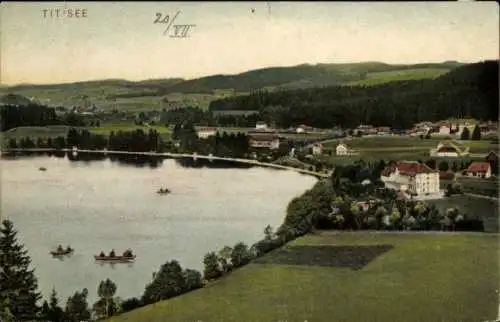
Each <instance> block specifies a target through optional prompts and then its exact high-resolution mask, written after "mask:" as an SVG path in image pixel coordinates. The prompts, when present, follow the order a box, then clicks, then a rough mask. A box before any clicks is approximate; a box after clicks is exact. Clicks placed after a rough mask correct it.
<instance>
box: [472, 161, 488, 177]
mask: <svg viewBox="0 0 500 322" xmlns="http://www.w3.org/2000/svg"><path fill="white" fill-rule="evenodd" d="M466 173H467V176H469V177H477V178H489V177H491V165H490V164H489V163H488V162H472V163H471V165H470V166H469V167H468V168H467V171H466Z"/></svg>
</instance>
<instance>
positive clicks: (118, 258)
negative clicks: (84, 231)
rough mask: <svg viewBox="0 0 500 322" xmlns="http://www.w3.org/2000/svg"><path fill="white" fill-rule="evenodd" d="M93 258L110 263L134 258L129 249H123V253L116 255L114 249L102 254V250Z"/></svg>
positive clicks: (128, 261) (127, 261) (128, 260)
mask: <svg viewBox="0 0 500 322" xmlns="http://www.w3.org/2000/svg"><path fill="white" fill-rule="evenodd" d="M94 259H95V260H96V261H105V262H111V263H130V262H133V261H134V260H135V255H134V254H132V251H131V250H130V249H127V250H126V251H124V252H123V255H118V256H117V255H115V251H114V250H111V252H110V253H109V255H106V254H104V252H101V253H100V254H99V255H94Z"/></svg>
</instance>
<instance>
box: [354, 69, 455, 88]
mask: <svg viewBox="0 0 500 322" xmlns="http://www.w3.org/2000/svg"><path fill="white" fill-rule="evenodd" d="M447 72H449V69H441V68H416V69H406V70H396V71H387V72H377V73H368V74H367V75H366V79H363V80H359V81H355V82H351V83H349V85H378V84H382V83H387V82H393V81H401V80H416V79H426V78H436V77H438V76H441V75H443V74H446V73H447Z"/></svg>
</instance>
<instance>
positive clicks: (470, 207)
mask: <svg viewBox="0 0 500 322" xmlns="http://www.w3.org/2000/svg"><path fill="white" fill-rule="evenodd" d="M427 202H428V203H429V204H433V205H435V206H436V207H437V208H438V210H439V211H440V212H445V211H446V209H448V208H451V207H456V208H458V210H459V212H460V213H462V214H467V215H468V216H472V217H475V216H477V217H479V218H481V220H483V223H484V229H485V231H487V232H495V233H496V232H499V228H500V227H499V217H498V215H499V212H498V200H488V199H483V198H476V197H469V196H465V195H457V196H453V197H449V198H442V199H435V200H428V201H427Z"/></svg>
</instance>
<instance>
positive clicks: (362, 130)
mask: <svg viewBox="0 0 500 322" xmlns="http://www.w3.org/2000/svg"><path fill="white" fill-rule="evenodd" d="M354 132H356V133H357V134H365V135H370V134H377V128H375V127H373V125H365V124H361V125H359V126H358V127H357V128H356V130H355V131H354Z"/></svg>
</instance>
